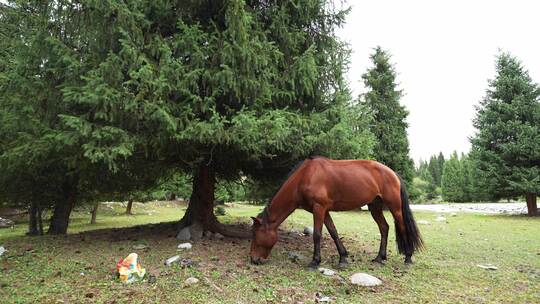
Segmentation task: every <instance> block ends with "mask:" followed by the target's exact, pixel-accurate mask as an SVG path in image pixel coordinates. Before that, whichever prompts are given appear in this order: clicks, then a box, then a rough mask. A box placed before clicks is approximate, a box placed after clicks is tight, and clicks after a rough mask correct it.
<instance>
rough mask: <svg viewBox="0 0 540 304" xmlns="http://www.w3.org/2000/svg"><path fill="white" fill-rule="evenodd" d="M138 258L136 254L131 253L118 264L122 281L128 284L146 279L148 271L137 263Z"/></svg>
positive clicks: (117, 269) (117, 267)
mask: <svg viewBox="0 0 540 304" xmlns="http://www.w3.org/2000/svg"><path fill="white" fill-rule="evenodd" d="M138 257H139V256H138V255H137V254H136V253H130V254H129V255H128V256H127V257H126V258H125V259H123V260H122V259H120V261H119V262H118V264H116V271H117V272H118V277H119V278H120V281H122V282H124V283H126V284H127V283H133V282H136V281H140V280H142V279H143V278H144V275H145V274H146V270H145V269H144V268H142V267H141V264H139V263H137V259H138Z"/></svg>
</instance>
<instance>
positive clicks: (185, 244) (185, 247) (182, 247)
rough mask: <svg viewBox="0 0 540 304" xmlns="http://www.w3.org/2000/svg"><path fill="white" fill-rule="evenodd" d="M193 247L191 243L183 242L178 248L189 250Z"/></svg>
mask: <svg viewBox="0 0 540 304" xmlns="http://www.w3.org/2000/svg"><path fill="white" fill-rule="evenodd" d="M191 247H193V245H191V243H182V244H180V245H178V249H185V250H189V249H191Z"/></svg>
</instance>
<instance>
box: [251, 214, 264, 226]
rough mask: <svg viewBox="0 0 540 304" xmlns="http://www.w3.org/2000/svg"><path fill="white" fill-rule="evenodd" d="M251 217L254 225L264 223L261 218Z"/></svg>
mask: <svg viewBox="0 0 540 304" xmlns="http://www.w3.org/2000/svg"><path fill="white" fill-rule="evenodd" d="M251 219H252V220H253V225H255V226H259V225H262V220H261V219H260V218H258V217H253V216H252V217H251Z"/></svg>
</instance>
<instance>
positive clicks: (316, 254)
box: [309, 203, 326, 268]
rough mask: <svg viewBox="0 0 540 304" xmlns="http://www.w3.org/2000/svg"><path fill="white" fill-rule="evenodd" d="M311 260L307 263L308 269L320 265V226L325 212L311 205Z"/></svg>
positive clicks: (315, 205)
mask: <svg viewBox="0 0 540 304" xmlns="http://www.w3.org/2000/svg"><path fill="white" fill-rule="evenodd" d="M312 212H313V247H314V248H313V260H311V263H309V267H310V268H317V267H318V266H319V264H320V263H321V236H322V226H323V222H324V218H325V215H326V210H325V208H323V207H322V206H321V205H319V204H317V203H314V204H313V211H312Z"/></svg>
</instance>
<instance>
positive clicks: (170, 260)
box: [165, 255, 180, 266]
mask: <svg viewBox="0 0 540 304" xmlns="http://www.w3.org/2000/svg"><path fill="white" fill-rule="evenodd" d="M179 260H180V256H179V255H175V256H173V257H170V258H168V259H167V260H165V265H167V266H171V265H172V264H174V263H176V262H178V261H179Z"/></svg>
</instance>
